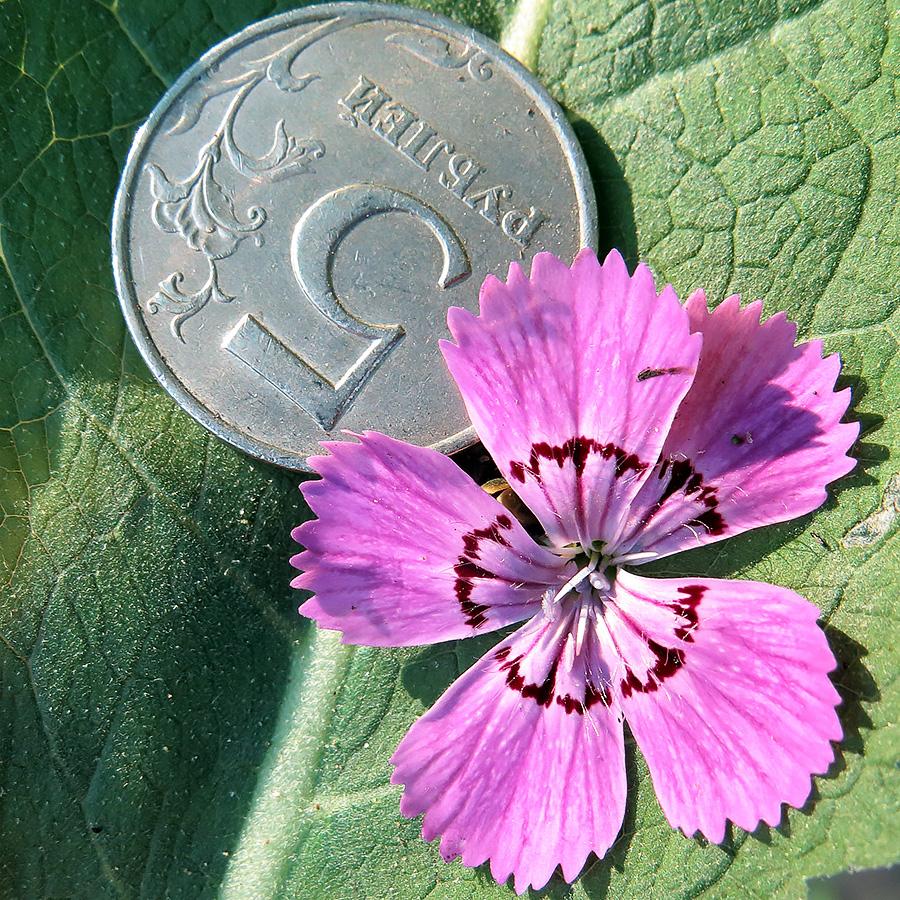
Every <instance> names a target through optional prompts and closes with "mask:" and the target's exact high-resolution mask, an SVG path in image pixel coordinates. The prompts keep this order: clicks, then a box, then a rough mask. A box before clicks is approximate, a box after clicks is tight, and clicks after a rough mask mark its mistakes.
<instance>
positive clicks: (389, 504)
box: [291, 432, 564, 646]
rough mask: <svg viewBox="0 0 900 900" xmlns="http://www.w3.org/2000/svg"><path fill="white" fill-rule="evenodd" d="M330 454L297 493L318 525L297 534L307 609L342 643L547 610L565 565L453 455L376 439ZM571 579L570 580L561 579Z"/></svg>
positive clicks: (332, 446) (457, 631) (461, 628)
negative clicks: (544, 598) (545, 597)
mask: <svg viewBox="0 0 900 900" xmlns="http://www.w3.org/2000/svg"><path fill="white" fill-rule="evenodd" d="M359 440H360V443H358V444H357V443H352V442H347V441H341V442H334V443H328V444H326V445H324V446H326V447H327V449H328V450H329V451H330V453H331V455H330V456H319V457H313V458H312V459H311V460H310V462H311V464H312V465H313V467H314V468H315V470H316V471H317V472H318V473H319V474H320V475H321V476H322V479H321V481H309V482H307V483H306V484H304V485H303V486H302V488H301V490H302V491H303V495H304V497H305V498H306V501H307V502H308V503H309V506H310V508H311V509H312V511H313V512H314V513H315V514H316V515H317V516H318V519H316V520H314V521H311V522H305V523H304V524H303V525H301V526H300V527H299V528H296V529H294V531H293V536H294V539H295V540H296V541H297V542H298V543H300V544H303V545H304V547H306V550H305V551H304V552H302V553H299V554H298V555H296V556H294V557H293V559H292V560H291V563H292V565H294V566H295V567H296V568H298V569H301V570H302V572H303V574H301V575H299V576H297V578H295V579H294V581H293V582H292V584H293V586H294V587H298V588H304V589H306V590H309V591H313V592H314V593H315V596H314V597H313V598H312V599H310V600H307V601H306V603H304V604H303V606H301V607H300V612H301V613H302V614H303V615H305V616H309V617H310V618H312V619H315V620H316V621H317V623H318V624H319V625H320V626H322V627H323V628H333V629H337V630H339V631H343V632H344V636H343V641H345V642H346V643H352V644H369V645H375V646H405V645H410V644H428V643H433V642H435V641H446V640H450V639H452V638H459V637H469V636H471V635H473V634H478V633H481V632H485V631H493V630H494V629H496V628H500V627H502V626H503V625H508V624H510V623H511V622H518V621H521V620H522V619H525V618H528V617H529V616H531V615H533V614H534V613H535V612H536V611H537V610H539V609H540V602H541V601H540V598H541V593H542V592H543V591H544V590H545V589H546V588H547V586H548V585H556V584H558V583H559V582H560V577H561V576H560V573H561V570H562V567H563V563H562V561H561V560H560V559H558V558H557V557H556V556H554V555H553V554H551V553H549V552H548V551H547V550H544V549H543V548H542V547H539V546H538V545H537V544H535V542H534V541H533V540H532V539H531V538H530V537H529V536H528V534H527V533H526V532H525V530H524V528H522V526H521V525H520V524H519V523H518V522H517V521H516V520H515V519H514V518H513V517H512V516H511V515H510V514H509V513H508V512H507V510H506V509H505V508H504V507H503V506H501V505H500V503H498V502H497V501H496V500H494V499H493V498H492V497H490V496H489V495H488V494H487V493H485V491H483V490H482V489H481V488H480V487H478V486H477V485H476V484H475V483H474V482H473V481H472V480H471V479H470V478H469V477H468V476H467V475H465V474H464V473H463V472H462V471H460V469H459V468H458V467H457V466H456V465H455V464H454V463H453V462H452V461H451V460H449V459H448V458H447V457H446V456H443V455H442V454H440V453H436V452H435V451H433V450H427V449H423V448H421V447H413V446H411V445H409V444H404V443H403V442H401V441H396V440H393V439H392V438H388V437H385V436H384V435H381V434H377V433H375V432H366V433H365V434H364V435H362V436H360V438H359ZM563 580H564V579H563Z"/></svg>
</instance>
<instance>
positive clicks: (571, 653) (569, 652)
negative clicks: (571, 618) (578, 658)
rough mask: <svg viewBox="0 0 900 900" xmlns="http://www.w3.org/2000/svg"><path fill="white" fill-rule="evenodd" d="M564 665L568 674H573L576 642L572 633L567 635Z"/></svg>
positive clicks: (564, 648) (564, 647) (564, 646)
mask: <svg viewBox="0 0 900 900" xmlns="http://www.w3.org/2000/svg"><path fill="white" fill-rule="evenodd" d="M563 664H564V665H565V667H566V671H567V672H571V671H572V667H573V666H574V665H575V642H574V640H573V639H572V632H571V631H570V632H569V633H568V634H567V635H566V643H565V644H564V645H563Z"/></svg>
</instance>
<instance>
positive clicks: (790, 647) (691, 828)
mask: <svg viewBox="0 0 900 900" xmlns="http://www.w3.org/2000/svg"><path fill="white" fill-rule="evenodd" d="M607 610H608V612H607V615H606V617H605V621H606V623H607V624H608V626H609V635H608V637H607V638H606V640H611V641H612V642H614V643H615V644H616V646H617V647H618V648H619V652H620V656H621V664H620V668H619V669H618V670H615V669H614V671H613V682H612V684H613V686H612V693H613V697H614V699H615V700H616V702H617V703H618V704H620V705H621V707H622V710H623V711H624V713H625V717H626V719H627V721H628V724H629V727H630V728H631V731H632V733H633V734H634V736H635V739H636V740H637V742H638V745H639V746H640V748H641V752H642V753H643V755H644V758H645V759H646V760H647V765H648V766H649V768H650V775H651V777H652V779H653V786H654V788H655V789H656V796H657V797H658V798H659V802H660V805H661V806H662V808H663V811H664V812H665V814H666V817H667V818H668V820H669V822H670V823H671V824H672V825H673V826H674V827H676V828H681V829H682V830H683V831H684V832H685V834H688V835H691V834H693V833H694V832H696V831H699V832H701V833H702V834H704V835H705V836H706V837H707V838H708V839H709V840H711V841H713V842H714V843H718V842H720V841H721V840H722V839H723V838H724V835H725V826H726V820H731V821H732V822H734V823H735V824H736V825H739V826H740V827H741V828H744V829H746V830H748V831H752V830H753V829H755V828H756V827H757V825H758V824H759V823H760V822H761V821H762V822H766V823H768V824H769V825H777V824H778V823H779V822H780V821H781V816H782V804H785V803H786V804H788V805H790V806H795V807H800V806H802V805H803V804H804V803H805V802H806V800H807V798H808V797H809V793H810V789H811V776H812V775H814V774H823V773H824V772H826V771H827V770H828V767H829V765H830V764H831V762H832V760H833V758H834V751H833V748H832V745H831V741H837V740H840V738H841V725H840V722H839V720H838V716H837V713H836V711H835V707H836V706H837V705H838V703H839V702H840V698H839V696H838V693H837V691H836V690H835V688H834V686H833V685H832V684H831V681H830V679H829V677H828V673H829V672H830V671H831V670H832V669H834V668H835V665H836V664H835V660H834V656H833V655H832V653H831V650H830V649H829V647H828V641H827V640H826V638H825V635H824V633H823V632H822V629H821V628H819V626H818V625H817V624H816V617H817V615H818V610H817V609H816V607H815V606H813V605H812V604H811V603H809V602H807V601H806V600H804V599H803V598H802V597H800V596H799V595H797V594H795V593H794V592H793V591H789V590H787V589H786V588H780V587H773V586H771V585H768V584H761V583H759V582H753V581H721V580H715V579H694V578H691V579H684V578H682V579H666V580H661V579H659V580H658V579H650V578H641V577H639V576H637V575H633V574H630V573H627V572H619V574H618V577H617V580H616V584H615V595H614V597H613V598H612V602H611V603H610V604H608V606H607ZM601 642H602V643H604V641H601Z"/></svg>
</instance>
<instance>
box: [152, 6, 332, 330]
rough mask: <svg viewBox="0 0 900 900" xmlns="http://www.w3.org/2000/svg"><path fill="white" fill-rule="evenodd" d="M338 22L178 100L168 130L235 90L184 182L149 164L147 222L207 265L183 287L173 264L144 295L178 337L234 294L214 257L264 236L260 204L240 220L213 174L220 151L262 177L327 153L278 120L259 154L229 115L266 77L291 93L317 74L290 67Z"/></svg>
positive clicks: (184, 125) (180, 129) (306, 169)
mask: <svg viewBox="0 0 900 900" xmlns="http://www.w3.org/2000/svg"><path fill="white" fill-rule="evenodd" d="M341 24H342V23H341V20H340V18H334V19H330V20H328V21H325V22H323V23H321V24H320V25H318V26H316V27H315V28H312V29H311V30H310V31H309V32H307V34H305V35H303V36H302V37H301V38H299V39H297V40H294V41H291V42H290V43H289V44H287V45H286V46H285V47H283V48H282V49H280V50H278V51H277V52H275V53H272V54H269V55H268V56H266V57H264V58H262V59H259V60H256V61H254V62H253V63H251V64H248V65H247V67H246V71H245V72H244V73H242V74H241V75H239V76H237V77H235V78H230V79H226V80H222V81H217V80H215V78H214V77H210V76H207V78H206V79H205V89H204V90H202V91H200V92H199V93H198V94H197V96H196V97H195V98H193V100H192V102H191V103H188V104H182V106H181V109H180V111H179V112H180V115H179V116H178V118H177V120H176V122H175V124H174V125H172V127H171V128H170V129H169V131H168V133H169V134H183V133H184V132H186V131H189V130H190V129H191V128H193V127H194V126H195V125H196V124H197V122H198V121H199V119H200V116H201V114H202V112H203V109H204V108H205V107H206V105H207V104H208V103H209V102H210V101H211V100H213V99H214V98H216V97H220V96H222V95H227V94H230V93H232V92H234V98H233V99H232V100H231V102H230V103H229V105H228V108H227V109H226V111H225V114H224V115H223V117H222V119H221V121H220V122H219V124H218V127H217V128H216V130H215V132H214V133H213V136H212V138H211V139H210V140H209V141H208V142H207V143H206V144H205V145H204V146H203V147H202V148H201V149H200V152H199V154H198V159H197V167H196V168H195V169H194V171H193V172H192V173H191V174H190V175H189V176H188V177H187V178H186V179H185V180H184V181H172V180H170V179H169V177H168V176H167V175H166V174H165V172H163V170H162V169H161V168H160V167H159V166H158V165H155V164H152V163H151V164H148V166H147V170H148V174H149V176H150V190H151V193H152V195H153V199H154V202H153V205H152V207H151V210H150V215H151V217H152V219H153V222H154V223H155V224H156V226H157V228H159V229H160V231H164V232H166V233H168V234H180V235H181V237H182V238H183V239H184V241H185V243H187V245H188V246H189V247H190V248H191V249H192V250H195V251H197V252H198V253H202V254H203V256H204V257H205V258H206V262H207V266H208V276H207V279H206V283H205V284H204V285H203V286H202V287H201V288H200V289H199V290H197V291H195V292H193V293H185V292H184V291H183V290H182V289H181V285H182V283H183V282H184V273H183V272H181V271H175V272H172V273H171V274H170V275H169V276H168V277H167V278H165V279H164V280H163V281H161V282H160V284H159V290H158V291H157V292H156V293H155V294H154V295H153V296H152V297H151V298H150V299H149V300H148V301H147V309H148V311H149V312H151V313H156V312H158V311H159V310H160V309H164V310H165V311H166V312H168V313H171V314H172V316H173V318H172V322H171V326H170V327H171V330H172V334H173V335H174V336H175V337H177V338H178V339H179V340H181V341H182V342H183V341H184V336H183V335H182V332H181V327H182V325H183V324H184V322H185V321H186V320H187V319H189V318H191V317H192V316H195V315H196V314H197V313H198V312H200V310H202V309H203V308H204V307H205V306H206V304H207V303H208V302H209V301H210V300H215V301H217V302H219V303H230V302H231V301H232V300H234V297H232V296H231V295H230V294H226V293H225V292H224V291H223V290H222V289H221V287H220V286H219V275H218V269H217V267H216V262H217V261H218V260H222V259H225V258H227V257H229V256H231V255H232V254H233V253H234V252H235V250H237V248H238V245H239V244H240V243H241V241H243V240H244V239H245V238H247V237H249V236H250V235H254V237H255V239H256V241H257V242H258V243H259V244H261V241H262V236H261V235H260V234H259V230H260V229H261V228H262V226H263V225H264V224H265V222H266V211H265V209H263V208H262V207H261V206H252V207H250V208H249V209H248V210H247V222H245V223H244V222H241V221H240V219H239V218H238V217H237V215H236V213H235V210H234V202H233V200H232V198H231V197H230V196H229V194H228V192H227V190H226V189H225V188H224V187H223V186H222V183H221V181H219V180H217V179H216V166H217V165H218V164H219V163H220V162H221V160H222V154H223V152H224V154H225V156H226V157H227V159H228V161H229V162H230V163H231V165H232V166H233V168H234V169H235V170H236V171H237V172H239V173H240V174H242V175H245V176H247V177H249V178H259V179H263V180H265V181H277V180H279V179H281V178H288V177H290V176H292V175H298V174H303V173H314V172H315V169H314V168H313V167H312V164H311V160H314V159H319V158H321V157H322V156H323V154H324V153H325V144H324V143H323V142H322V141H318V140H298V139H297V138H296V137H294V136H293V135H288V134H287V132H286V131H285V123H284V119H279V120H278V122H276V123H275V133H274V138H273V141H272V146H271V148H270V149H269V151H268V152H267V153H265V154H264V155H263V156H261V157H256V156H253V155H252V154H248V153H245V152H244V151H242V150H241V148H240V147H239V146H238V144H237V142H236V141H235V138H234V123H235V119H236V118H237V115H238V113H239V112H240V110H241V107H242V106H243V105H244V103H245V101H246V100H247V98H248V97H249V96H250V94H251V93H252V92H253V91H254V90H255V89H256V88H257V87H259V85H260V84H262V83H263V82H265V81H268V82H271V83H272V84H274V85H275V86H276V87H277V88H278V89H279V90H280V91H285V92H289V93H299V92H300V91H302V90H303V89H304V88H306V87H307V85H309V84H310V83H311V82H313V81H315V80H316V78H318V77H319V76H318V75H315V74H312V73H307V74H304V75H300V76H296V75H294V74H292V72H291V67H292V65H293V63H294V61H295V60H296V58H297V57H298V56H299V55H300V54H301V53H302V52H303V51H304V50H305V49H307V47H309V45H310V44H311V43H312V42H313V41H316V40H318V39H320V38H322V37H324V36H325V35H326V34H330V33H332V32H333V31H335V30H336V28H338V27H340V26H341ZM212 74H213V75H214V74H215V73H214V72H213V73H212Z"/></svg>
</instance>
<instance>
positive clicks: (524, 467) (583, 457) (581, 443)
mask: <svg viewBox="0 0 900 900" xmlns="http://www.w3.org/2000/svg"><path fill="white" fill-rule="evenodd" d="M592 453H597V454H599V455H600V456H602V457H603V459H613V458H615V461H616V478H621V477H622V476H623V475H624V474H625V473H626V472H629V471H634V472H643V471H644V469H646V468H647V463H645V462H641V461H640V460H639V459H638V458H637V456H636V455H635V454H634V453H628V452H627V451H626V450H624V449H622V448H621V447H619V446H617V445H616V444H601V443H600V442H599V441H595V440H594V439H593V438H589V437H573V438H569V440H567V441H566V442H565V443H564V444H557V445H551V444H548V443H547V442H546V441H541V442H540V443H537V444H532V445H531V453H530V454H529V457H528V463H527V464H525V463H522V462H517V461H515V460H513V461H512V462H511V463H510V464H509V471H510V475H512V477H513V478H515V479H516V481H519V482H522V483H523V484H524V482H525V473H526V472H528V473H529V474H530V475H531V476H532V477H533V478H534V479H535V480H536V481H540V480H541V476H540V469H541V460H542V459H546V460H551V461H553V462H555V463H556V464H557V465H558V466H559V467H560V468H562V467H563V466H564V465H565V464H566V462H567V461H569V460H571V461H572V464H573V465H574V466H575V473H576V474H577V475H579V476H581V475H582V474H583V473H584V467H585V466H586V465H587V461H588V458H589V457H590V455H591V454H592Z"/></svg>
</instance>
